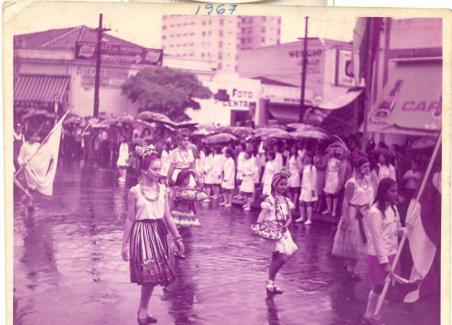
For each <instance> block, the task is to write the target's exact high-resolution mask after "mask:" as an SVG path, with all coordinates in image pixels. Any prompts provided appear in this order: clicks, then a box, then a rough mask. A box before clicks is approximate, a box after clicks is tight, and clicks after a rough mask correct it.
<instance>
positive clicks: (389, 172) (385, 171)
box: [378, 164, 396, 181]
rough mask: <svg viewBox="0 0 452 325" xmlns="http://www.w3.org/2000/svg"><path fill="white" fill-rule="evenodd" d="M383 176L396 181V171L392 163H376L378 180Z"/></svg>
mask: <svg viewBox="0 0 452 325" xmlns="http://www.w3.org/2000/svg"><path fill="white" fill-rule="evenodd" d="M383 178H390V179H392V180H394V181H396V172H395V168H394V166H393V165H387V166H386V165H381V164H378V180H379V181H381V180H382V179H383Z"/></svg>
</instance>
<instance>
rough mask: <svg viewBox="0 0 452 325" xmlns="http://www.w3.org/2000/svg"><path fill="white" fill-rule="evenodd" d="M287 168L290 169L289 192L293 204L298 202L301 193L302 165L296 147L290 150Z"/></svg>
mask: <svg viewBox="0 0 452 325" xmlns="http://www.w3.org/2000/svg"><path fill="white" fill-rule="evenodd" d="M287 168H288V169H289V173H290V176H289V182H288V185H289V191H290V199H291V200H292V202H296V201H298V200H297V199H298V195H299V194H298V193H299V191H300V185H301V183H300V169H301V163H300V160H299V159H298V150H297V147H296V146H292V147H291V148H290V156H289V159H288V160H287Z"/></svg>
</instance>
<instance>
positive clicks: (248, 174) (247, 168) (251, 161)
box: [240, 151, 259, 211]
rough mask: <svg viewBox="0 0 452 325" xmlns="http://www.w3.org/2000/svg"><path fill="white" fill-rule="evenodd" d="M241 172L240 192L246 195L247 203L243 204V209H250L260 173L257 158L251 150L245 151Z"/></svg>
mask: <svg viewBox="0 0 452 325" xmlns="http://www.w3.org/2000/svg"><path fill="white" fill-rule="evenodd" d="M241 172H242V182H241V184H240V192H241V193H242V195H243V196H244V197H245V204H244V205H243V209H244V210H245V211H250V210H251V204H252V202H253V195H254V192H255V180H256V177H257V176H258V173H259V171H258V168H257V165H256V160H255V158H254V157H253V156H252V154H251V152H250V151H246V152H245V157H244V159H243V162H242V171H241Z"/></svg>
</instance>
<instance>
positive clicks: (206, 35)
mask: <svg viewBox="0 0 452 325" xmlns="http://www.w3.org/2000/svg"><path fill="white" fill-rule="evenodd" d="M280 26H281V18H280V17H268V16H246V17H245V16H229V17H228V16H224V17H220V16H186V15H167V16H163V17H162V35H161V38H162V43H161V44H162V49H163V50H164V52H165V54H166V55H168V56H171V57H174V58H186V59H191V60H200V61H208V62H212V63H213V64H214V65H215V66H216V68H217V69H218V70H226V71H235V70H236V68H237V67H236V65H237V56H238V54H239V51H240V50H242V49H253V48H258V47H262V46H268V45H274V44H278V43H279V40H280Z"/></svg>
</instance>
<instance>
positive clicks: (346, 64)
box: [335, 50, 355, 87]
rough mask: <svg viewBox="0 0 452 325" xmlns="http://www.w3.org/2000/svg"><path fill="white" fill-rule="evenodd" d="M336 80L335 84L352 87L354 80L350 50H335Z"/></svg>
mask: <svg viewBox="0 0 452 325" xmlns="http://www.w3.org/2000/svg"><path fill="white" fill-rule="evenodd" d="M336 56H337V58H336V62H337V64H336V78H335V79H336V82H335V84H336V85H337V86H344V87H353V86H354V85H355V81H354V79H353V78H351V77H352V76H353V64H352V52H351V51H348V50H337V51H336Z"/></svg>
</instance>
